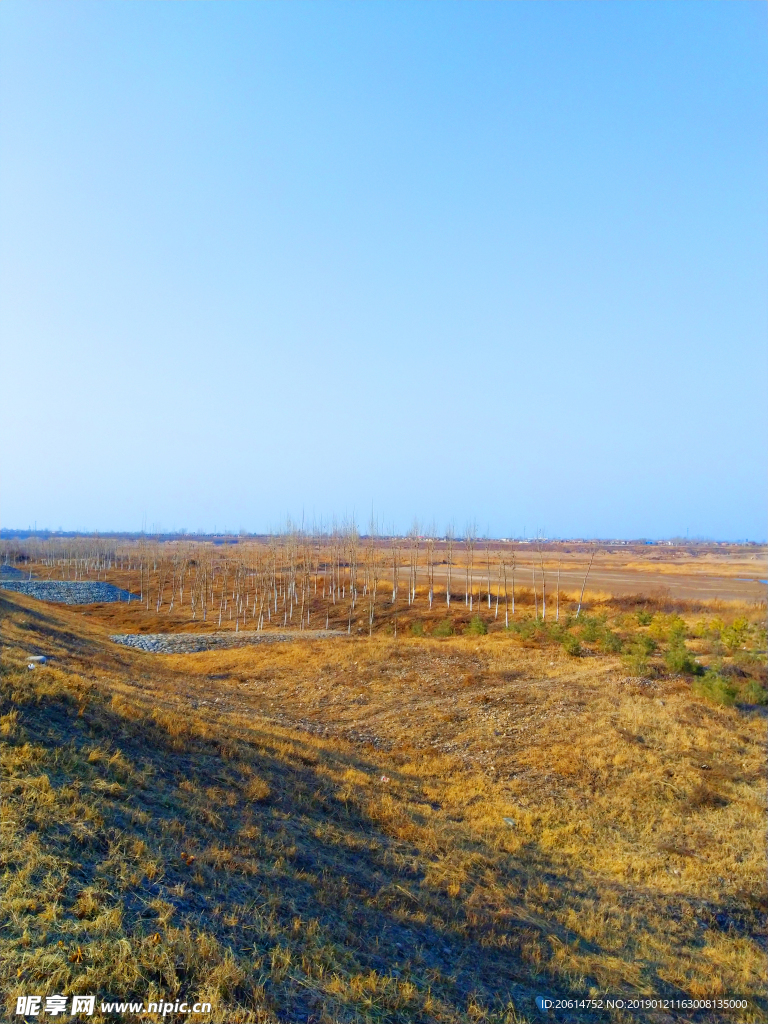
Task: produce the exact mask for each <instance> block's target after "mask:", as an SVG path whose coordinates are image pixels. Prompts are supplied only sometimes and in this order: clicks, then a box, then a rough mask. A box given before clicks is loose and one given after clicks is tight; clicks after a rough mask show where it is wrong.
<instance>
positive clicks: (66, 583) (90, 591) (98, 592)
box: [0, 578, 139, 604]
mask: <svg viewBox="0 0 768 1024" xmlns="http://www.w3.org/2000/svg"><path fill="white" fill-rule="evenodd" d="M0 589H2V590H13V591H15V592H16V593H17V594H26V596H27V597H36V598H37V599H38V601H53V602H55V603H56V604H107V603H112V602H114V601H127V600H128V598H129V597H130V599H131V600H132V601H138V600H139V599H138V597H137V596H136V595H135V594H129V593H128V591H127V590H121V589H120V587H115V586H113V585H112V584H111V583H98V582H94V581H89V580H76V581H73V580H29V579H27V580H18V579H12V580H10V579H5V578H3V579H2V580H0Z"/></svg>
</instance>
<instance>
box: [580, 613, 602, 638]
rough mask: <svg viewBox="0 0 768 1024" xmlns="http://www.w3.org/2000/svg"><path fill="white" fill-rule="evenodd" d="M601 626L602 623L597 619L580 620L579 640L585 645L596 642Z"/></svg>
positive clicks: (588, 617)
mask: <svg viewBox="0 0 768 1024" xmlns="http://www.w3.org/2000/svg"><path fill="white" fill-rule="evenodd" d="M601 626H602V623H601V622H600V621H599V620H598V619H594V618H592V617H591V616H585V617H584V618H583V619H582V620H581V639H582V640H586V641H587V643H592V642H593V641H595V640H597V639H598V638H599V636H600V633H601V628H600V627H601Z"/></svg>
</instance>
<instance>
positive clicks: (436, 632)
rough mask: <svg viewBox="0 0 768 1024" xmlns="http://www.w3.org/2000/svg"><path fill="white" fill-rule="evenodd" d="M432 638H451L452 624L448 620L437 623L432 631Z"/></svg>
mask: <svg viewBox="0 0 768 1024" xmlns="http://www.w3.org/2000/svg"><path fill="white" fill-rule="evenodd" d="M432 636H453V623H452V622H451V620H450V619H443V621H442V622H438V624H437V625H436V626H435V628H434V629H433V630H432Z"/></svg>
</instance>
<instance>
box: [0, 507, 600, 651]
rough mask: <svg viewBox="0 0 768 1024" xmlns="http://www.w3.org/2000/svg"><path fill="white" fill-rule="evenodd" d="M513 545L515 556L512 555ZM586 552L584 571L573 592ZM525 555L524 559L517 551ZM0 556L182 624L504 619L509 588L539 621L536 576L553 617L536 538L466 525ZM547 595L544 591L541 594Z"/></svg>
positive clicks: (33, 549)
mask: <svg viewBox="0 0 768 1024" xmlns="http://www.w3.org/2000/svg"><path fill="white" fill-rule="evenodd" d="M523 552H525V554H523ZM594 554H595V552H594V548H593V550H592V553H591V557H590V560H589V563H588V565H587V567H586V571H585V575H584V580H583V585H582V588H581V596H580V600H579V608H578V610H577V614H578V611H580V608H581V601H582V599H583V595H584V588H585V587H586V582H587V578H588V575H589V571H590V569H591V567H592V562H593V560H594ZM526 556H527V557H526ZM0 561H1V562H4V563H10V564H13V565H17V566H18V565H19V564H22V565H24V566H28V567H30V569H34V571H35V574H36V576H38V577H39V576H43V577H47V578H50V579H64V580H88V579H91V580H107V579H109V580H110V581H112V582H115V583H118V584H119V585H121V586H123V587H124V588H125V589H127V590H129V591H130V592H131V593H132V595H133V597H134V599H136V600H138V601H139V602H141V603H142V605H143V607H145V608H146V610H147V611H153V612H155V613H160V612H166V613H168V614H170V613H173V612H176V613H182V614H183V613H185V612H186V613H188V614H189V615H190V617H191V619H192V620H196V621H197V620H199V621H202V622H208V621H209V619H211V618H212V617H215V620H216V624H217V625H218V626H222V625H224V624H227V625H229V624H230V623H231V624H232V626H233V628H234V629H235V630H240V629H244V628H248V629H256V630H262V629H264V628H265V626H276V625H277V626H281V627H288V626H293V627H298V629H301V630H303V629H310V628H328V627H329V625H330V623H331V621H332V620H333V622H334V623H335V624H336V625H337V626H338V624H339V622H340V621H341V622H343V623H344V624H345V625H346V628H347V631H348V632H350V633H351V632H352V628H353V623H356V624H357V625H358V628H359V623H360V622H361V620H362V622H363V623H364V624H365V625H367V629H368V632H369V633H370V632H372V631H373V629H374V627H375V625H376V621H377V613H378V612H379V610H380V609H383V608H384V606H385V605H386V606H389V609H388V610H389V611H390V612H392V611H394V612H395V618H394V622H395V629H396V628H397V618H396V613H397V610H398V608H403V609H412V608H413V607H414V605H415V604H416V603H417V601H423V602H424V603H425V604H426V606H427V607H428V608H429V610H430V611H431V610H432V609H433V607H434V606H435V603H436V602H438V601H442V602H444V604H445V606H446V608H447V609H448V610H450V609H451V606H452V603H453V604H455V603H456V602H460V601H462V599H463V604H464V606H465V609H466V610H467V611H468V612H469V613H470V614H475V613H478V612H480V611H481V609H482V607H483V605H487V611H488V612H489V613H492V614H493V616H494V618H496V619H498V617H499V615H500V613H503V615H504V619H505V622H506V624H507V625H509V620H510V617H511V616H514V615H515V614H516V607H517V603H518V597H519V593H520V590H521V588H525V592H526V597H527V598H528V599H530V598H531V597H532V602H533V611H534V614H535V616H536V617H537V618H539V617H541V618H542V619H546V616H547V597H548V590H547V587H548V582H549V584H550V585H551V584H552V581H553V578H554V586H555V598H554V601H555V610H554V615H555V619H559V617H560V599H561V591H560V570H561V562H562V559H561V558H558V560H557V562H556V563H555V564H554V565H553V564H552V561H553V559H552V552H551V550H545V546H544V545H543V544H541V543H539V544H537V545H534V546H532V545H530V544H527V545H522V544H517V543H514V542H501V543H500V542H491V541H484V542H481V541H479V540H478V539H477V537H476V536H475V534H474V532H473V531H471V530H468V531H467V533H466V536H465V537H464V538H462V539H461V540H459V539H456V538H454V537H452V536H450V535H449V536H447V537H445V538H439V539H438V538H435V537H424V536H422V535H420V534H419V533H418V531H417V530H413V531H412V532H411V533H410V534H409V535H407V536H405V537H402V536H401V537H388V538H383V537H378V536H377V535H376V534H375V532H373V531H372V532H371V533H370V534H369V535H368V536H361V535H360V534H359V533H358V532H357V530H356V529H355V528H354V527H353V528H348V529H343V530H334V531H333V532H332V533H325V534H322V535H321V534H314V535H309V534H307V533H304V532H303V531H298V530H291V531H289V532H286V533H284V534H281V535H275V536H272V537H268V538H265V539H263V540H253V539H243V540H239V541H233V542H232V543H224V544H222V543H218V542H211V541H207V542H206V541H186V540H172V541H160V540H159V539H155V540H152V539H149V538H141V539H138V540H131V541H121V540H110V539H108V538H99V537H93V536H91V537H89V536H84V537H80V538H76V539H69V538H68V539H66V540H64V539H58V538H49V539H45V540H42V539H32V540H29V541H24V542H23V543H19V542H11V541H6V542H5V543H4V545H3V546H2V547H0ZM550 593H551V591H550Z"/></svg>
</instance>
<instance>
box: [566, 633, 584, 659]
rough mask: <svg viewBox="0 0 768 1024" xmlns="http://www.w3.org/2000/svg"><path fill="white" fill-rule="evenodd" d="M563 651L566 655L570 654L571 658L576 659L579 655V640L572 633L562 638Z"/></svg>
mask: <svg viewBox="0 0 768 1024" xmlns="http://www.w3.org/2000/svg"><path fill="white" fill-rule="evenodd" d="M563 649H564V650H565V652H566V653H567V654H570V656H571V657H572V658H578V657H579V655H580V654H581V643H580V642H579V638H578V637H577V636H574V635H573V633H566V634H565V636H564V637H563Z"/></svg>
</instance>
